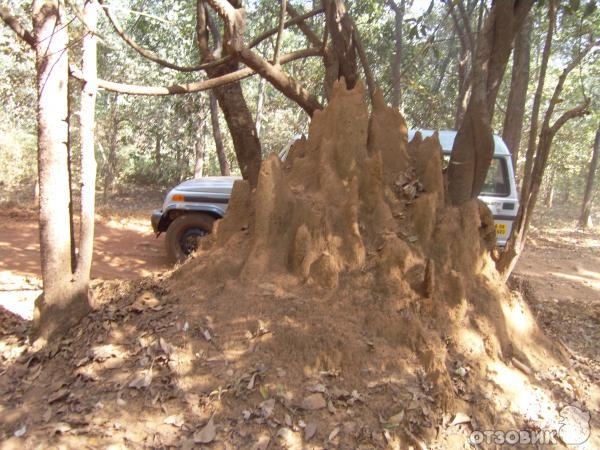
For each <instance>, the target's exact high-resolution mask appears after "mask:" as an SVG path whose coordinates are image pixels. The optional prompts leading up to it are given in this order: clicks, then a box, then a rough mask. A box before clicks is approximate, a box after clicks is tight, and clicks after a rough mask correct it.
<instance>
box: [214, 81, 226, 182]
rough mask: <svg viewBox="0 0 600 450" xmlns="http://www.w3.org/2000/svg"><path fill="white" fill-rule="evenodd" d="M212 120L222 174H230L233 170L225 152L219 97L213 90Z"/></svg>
mask: <svg viewBox="0 0 600 450" xmlns="http://www.w3.org/2000/svg"><path fill="white" fill-rule="evenodd" d="M210 121H211V123H212V130H213V138H214V140H215V148H216V149H217V158H218V159H219V168H220V169H221V175H223V176H229V175H230V174H231V171H230V169H229V161H228V160H227V155H226V154H225V146H224V145H223V136H222V135H221V125H220V124H219V104H218V103H217V97H216V96H215V94H214V93H213V92H212V91H211V92H210Z"/></svg>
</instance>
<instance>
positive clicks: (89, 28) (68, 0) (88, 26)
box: [65, 0, 108, 46]
mask: <svg viewBox="0 0 600 450" xmlns="http://www.w3.org/2000/svg"><path fill="white" fill-rule="evenodd" d="M65 3H66V4H67V5H68V6H69V8H71V10H73V13H74V14H75V16H76V17H77V18H78V19H79V21H80V22H81V23H82V24H83V26H84V27H85V28H86V30H87V31H89V32H90V33H91V34H92V35H93V36H96V37H97V38H98V39H99V40H100V41H101V43H102V44H103V45H106V46H108V44H107V43H106V38H105V37H104V36H102V35H101V34H100V33H98V30H96V27H94V26H91V24H88V23H87V21H86V19H85V17H84V16H83V11H81V9H80V8H79V6H78V5H77V4H76V3H74V2H73V1H71V0H65ZM92 30H93V31H92Z"/></svg>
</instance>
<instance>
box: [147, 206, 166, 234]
mask: <svg viewBox="0 0 600 450" xmlns="http://www.w3.org/2000/svg"><path fill="white" fill-rule="evenodd" d="M162 217H163V212H162V210H160V209H158V210H156V211H154V212H153V213H152V216H151V217H150V222H152V229H153V230H154V232H155V233H160V232H161V230H160V229H159V226H160V221H161V220H162Z"/></svg>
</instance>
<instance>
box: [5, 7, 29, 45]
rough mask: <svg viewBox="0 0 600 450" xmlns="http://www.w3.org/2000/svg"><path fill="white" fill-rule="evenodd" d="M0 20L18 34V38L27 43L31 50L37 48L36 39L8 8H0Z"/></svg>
mask: <svg viewBox="0 0 600 450" xmlns="http://www.w3.org/2000/svg"><path fill="white" fill-rule="evenodd" d="M0 18H1V19H2V21H3V22H4V23H5V24H6V25H8V26H9V27H10V29H11V30H13V31H14V32H15V33H16V35H17V36H19V37H20V38H21V39H23V40H24V41H25V42H27V43H28V44H29V46H30V47H31V48H35V39H34V38H33V35H32V34H31V33H30V32H29V31H28V30H26V29H25V28H24V27H23V25H21V22H20V21H19V19H18V18H16V17H15V16H13V15H12V14H11V12H10V9H8V7H6V6H0Z"/></svg>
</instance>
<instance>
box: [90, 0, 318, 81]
mask: <svg viewBox="0 0 600 450" xmlns="http://www.w3.org/2000/svg"><path fill="white" fill-rule="evenodd" d="M101 3H103V2H101ZM230 6H231V5H230ZM232 8H233V7H232ZM103 9H104V12H105V13H106V16H107V17H108V19H109V21H110V22H111V24H112V26H113V28H114V29H115V31H116V32H117V34H118V35H119V36H120V37H121V38H122V39H123V40H124V41H125V42H126V43H127V44H128V45H129V46H130V47H131V48H133V49H134V50H135V51H136V52H137V53H139V54H140V55H141V56H143V57H145V58H147V59H149V60H150V61H153V62H155V63H157V64H159V65H161V66H163V67H168V68H170V69H173V70H177V71H180V72H198V71H201V70H207V69H211V68H213V67H217V66H219V65H221V64H224V63H226V62H229V61H231V60H232V57H231V56H225V57H223V58H219V59H215V60H213V61H207V62H203V63H202V64H198V65H195V66H179V65H177V64H174V63H172V62H169V61H166V60H164V59H162V58H160V57H159V56H158V55H157V54H156V53H154V52H152V51H151V50H148V49H145V48H143V47H142V46H140V45H139V44H138V43H137V42H135V41H134V40H133V38H132V37H131V36H129V35H128V34H127V33H125V31H124V30H123V29H122V28H121V26H120V24H119V22H118V20H117V18H116V17H115V15H114V14H113V13H112V12H111V11H110V8H106V7H105V8H103ZM233 9H234V10H235V8H233ZM322 12H323V9H322V8H318V9H315V10H313V11H310V12H308V13H306V14H303V15H301V16H298V17H295V18H293V19H292V20H288V21H286V22H285V23H284V28H288V27H290V26H293V25H296V24H299V23H302V22H303V21H304V20H306V19H309V18H310V17H313V16H316V15H317V14H321V13H322ZM206 20H207V21H208V19H206ZM208 25H210V21H209V22H208ZM277 32H278V27H275V28H272V29H270V30H268V31H265V32H264V33H262V34H260V35H259V36H257V37H256V38H254V39H253V40H252V41H251V42H250V44H249V47H250V48H252V47H255V46H256V45H258V44H260V43H261V42H262V41H264V40H265V39H268V38H269V37H271V36H273V35H274V34H275V33H277Z"/></svg>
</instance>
